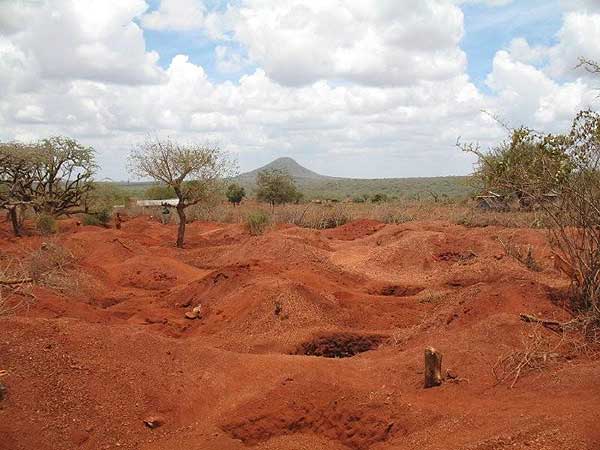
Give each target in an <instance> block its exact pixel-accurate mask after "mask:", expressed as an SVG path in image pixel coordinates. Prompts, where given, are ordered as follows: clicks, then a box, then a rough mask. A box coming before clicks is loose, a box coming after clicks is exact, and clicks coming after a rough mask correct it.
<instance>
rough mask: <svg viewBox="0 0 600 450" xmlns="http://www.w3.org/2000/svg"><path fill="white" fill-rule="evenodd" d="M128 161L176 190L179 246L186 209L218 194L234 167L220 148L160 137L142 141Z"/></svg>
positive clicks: (136, 171)
mask: <svg viewBox="0 0 600 450" xmlns="http://www.w3.org/2000/svg"><path fill="white" fill-rule="evenodd" d="M129 163H130V169H131V172H132V173H133V174H134V175H136V176H138V177H140V178H151V179H152V180H154V181H156V182H158V183H162V184H164V185H166V186H168V187H170V188H172V189H173V191H174V192H175V195H176V197H177V199H178V203H177V206H176V210H177V215H178V216H179V228H178V232H177V247H179V248H183V243H184V239H185V225H186V214H185V210H186V208H189V207H190V206H192V205H196V204H198V203H200V202H203V201H206V200H208V199H210V198H211V197H213V196H214V195H216V193H217V191H218V189H219V188H220V185H221V183H222V180H223V178H225V177H226V176H229V175H231V174H232V173H233V171H234V168H235V166H234V164H233V162H232V161H230V160H229V159H228V158H227V157H226V154H225V153H224V152H223V151H222V150H221V149H220V148H219V147H213V146H208V145H205V146H203V145H196V144H180V143H177V142H175V141H172V140H159V139H154V140H150V139H148V140H146V142H144V143H142V144H139V145H138V146H137V147H136V148H134V149H133V150H132V151H131V153H130V155H129Z"/></svg>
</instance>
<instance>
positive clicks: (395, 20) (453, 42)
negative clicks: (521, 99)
mask: <svg viewBox="0 0 600 450" xmlns="http://www.w3.org/2000/svg"><path fill="white" fill-rule="evenodd" d="M227 23H228V24H229V26H230V27H231V32H232V33H233V39H234V40H236V41H237V42H239V44H240V45H242V46H243V47H245V48H246V49H247V52H248V56H249V58H250V59H251V60H252V61H253V62H254V63H255V64H257V65H259V66H260V67H262V68H263V69H264V70H265V72H266V73H267V75H268V76H269V77H271V78H272V79H273V80H275V81H277V82H278V83H281V84H283V85H289V86H299V85H303V84H310V83H312V82H315V81H317V80H321V79H343V80H348V81H352V82H356V83H361V84H365V85H374V86H398V85H408V84H411V83H413V82H415V81H416V80H423V79H424V80H444V79H450V78H452V77H454V76H456V75H458V74H460V73H462V72H463V71H464V69H465V67H466V57H465V54H464V52H463V51H462V50H461V49H460V47H459V42H460V40H461V38H462V35H463V15H462V12H461V10H460V9H459V8H458V7H456V6H454V5H453V4H452V3H450V2H448V1H445V0H444V1H440V0H419V1H416V0H410V1H408V2H396V1H389V0H386V1H380V0H364V1H361V2H348V1H342V0H323V1H319V2H299V1H295V0H281V1H278V2H275V3H274V2H266V1H264V0H244V1H242V4H241V6H240V7H239V8H233V9H230V10H229V11H228V20H227Z"/></svg>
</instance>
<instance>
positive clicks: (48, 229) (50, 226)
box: [35, 214, 58, 236]
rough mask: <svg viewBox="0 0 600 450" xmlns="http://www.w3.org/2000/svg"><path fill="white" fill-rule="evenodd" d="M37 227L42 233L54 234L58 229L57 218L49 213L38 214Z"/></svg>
mask: <svg viewBox="0 0 600 450" xmlns="http://www.w3.org/2000/svg"><path fill="white" fill-rule="evenodd" d="M35 227H36V228H37V230H38V231H39V232H40V233H41V234H43V235H45V236H47V235H50V234H54V233H56V232H57V231H58V225H57V223H56V219H55V218H54V217H52V216H51V215H49V214H40V215H38V216H37V220H36V223H35Z"/></svg>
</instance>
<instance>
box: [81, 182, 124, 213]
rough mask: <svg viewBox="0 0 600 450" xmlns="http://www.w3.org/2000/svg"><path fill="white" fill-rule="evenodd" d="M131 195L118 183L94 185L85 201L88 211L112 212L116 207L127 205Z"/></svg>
mask: <svg viewBox="0 0 600 450" xmlns="http://www.w3.org/2000/svg"><path fill="white" fill-rule="evenodd" d="M129 199H130V194H129V192H128V191H126V190H125V189H123V188H121V187H120V186H119V185H117V184H116V183H94V184H93V189H92V190H91V191H90V193H89V194H88V196H87V198H86V201H85V208H86V210H87V211H92V212H97V211H101V210H111V209H112V208H113V207H114V206H118V205H127V203H128V202H129Z"/></svg>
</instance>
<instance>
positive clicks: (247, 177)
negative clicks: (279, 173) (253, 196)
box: [237, 157, 332, 182]
mask: <svg viewBox="0 0 600 450" xmlns="http://www.w3.org/2000/svg"><path fill="white" fill-rule="evenodd" d="M271 169H278V170H285V171H287V173H288V174H290V176H292V177H293V178H294V179H295V180H298V179H300V178H306V179H309V180H324V179H329V178H332V177H327V176H325V175H320V174H318V173H316V172H313V171H312V170H309V169H307V168H306V167H304V166H301V165H300V164H298V163H297V162H296V161H295V160H294V159H292V158H289V157H283V158H277V159H276V160H274V161H271V162H270V163H269V164H267V165H265V166H262V167H259V168H258V169H255V170H252V171H250V172H246V173H243V174H241V175H239V176H238V177H237V178H238V179H239V180H243V181H252V182H255V181H256V176H257V175H258V173H259V172H261V171H263V170H271Z"/></svg>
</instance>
